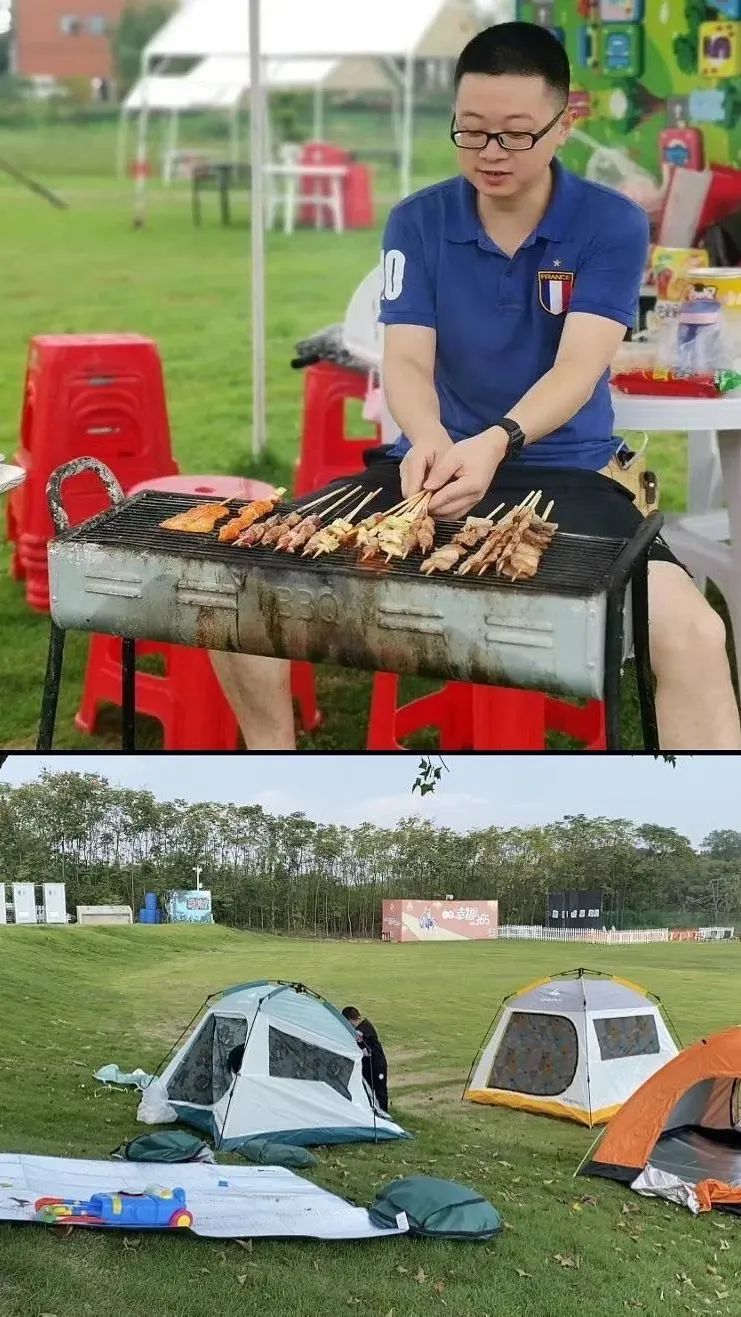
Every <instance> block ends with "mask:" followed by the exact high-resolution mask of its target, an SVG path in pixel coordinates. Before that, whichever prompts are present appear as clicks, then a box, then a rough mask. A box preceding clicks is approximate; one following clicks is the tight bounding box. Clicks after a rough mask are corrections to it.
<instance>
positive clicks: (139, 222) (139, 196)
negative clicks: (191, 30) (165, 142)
mask: <svg viewBox="0 0 741 1317" xmlns="http://www.w3.org/2000/svg"><path fill="white" fill-rule="evenodd" d="M147 65H148V60H147V56H146V54H144V55H142V99H141V106H140V107H139V125H138V134H137V143H136V181H135V186H134V228H135V229H140V228H142V227H143V225H144V221H145V220H146V217H147V132H148V130H149V86H148V81H149V75H148V70H147Z"/></svg>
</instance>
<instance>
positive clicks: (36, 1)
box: [13, 0, 176, 99]
mask: <svg viewBox="0 0 741 1317" xmlns="http://www.w3.org/2000/svg"><path fill="white" fill-rule="evenodd" d="M162 2H163V3H165V4H167V3H168V2H169V0H162ZM175 2H176V0H172V3H173V4H174V3H175ZM131 3H138V4H139V5H140V6H144V5H145V4H146V3H147V0H14V3H13V71H14V73H16V74H17V75H18V77H20V78H27V79H29V80H30V81H34V82H36V83H38V84H40V85H41V86H43V85H44V84H51V83H53V82H57V83H63V82H67V81H70V80H77V79H82V80H89V81H90V83H91V85H92V86H93V88H94V90H95V92H96V93H98V96H99V98H100V99H108V98H109V97H110V93H111V91H112V90H113V82H114V72H115V71H114V65H113V52H112V46H111V37H112V34H113V32H114V30H115V28H116V26H117V25H118V23H119V21H120V19H121V16H122V14H123V12H124V9H126V8H127V6H128V5H129V4H131Z"/></svg>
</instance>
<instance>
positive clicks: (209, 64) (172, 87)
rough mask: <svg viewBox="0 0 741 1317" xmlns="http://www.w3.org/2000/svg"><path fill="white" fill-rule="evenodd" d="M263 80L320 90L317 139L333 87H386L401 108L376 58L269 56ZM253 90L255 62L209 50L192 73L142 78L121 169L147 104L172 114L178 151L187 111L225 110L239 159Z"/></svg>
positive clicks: (283, 87)
mask: <svg viewBox="0 0 741 1317" xmlns="http://www.w3.org/2000/svg"><path fill="white" fill-rule="evenodd" d="M263 83H264V86H265V89H266V90H267V91H268V93H270V92H287V91H304V92H312V93H313V95H314V127H313V133H314V137H315V139H317V140H318V139H319V138H320V137H321V134H322V132H323V121H324V98H325V94H326V93H327V92H356V93H357V92H359V91H365V92H367V91H385V92H387V93H389V92H390V93H391V96H392V101H393V108H394V111H396V108H397V102H398V92H397V88H396V86H395V83H394V82H393V80H392V79H391V78H390V76H389V75H388V73H386V72H384V69H383V67H382V66H381V65H380V64H379V63H377V62H376V61H374V60H337V59H296V60H267V61H266V62H265V66H264V70H263ZM249 91H250V72H249V66H248V64H247V62H246V60H245V59H244V58H234V57H231V56H219V55H209V56H208V57H207V58H206V59H202V60H199V62H198V63H197V64H196V65H195V66H194V67H193V68H192V69H190V70H189V71H188V72H187V73H174V74H149V75H148V76H147V77H146V78H140V79H139V81H138V82H137V83H136V84H135V85H134V86H133V87H132V88H131V90H130V92H129V93H128V95H127V96H126V98H125V100H124V101H123V103H122V105H121V111H120V118H119V143H118V173H119V176H120V175H121V174H122V173H123V170H124V167H125V159H126V136H127V134H126V126H127V121H128V119H130V118H131V117H132V116H133V115H135V114H140V113H141V112H142V111H143V110H144V109H145V107H146V110H147V113H148V114H150V115H151V114H157V113H166V114H169V115H170V117H171V130H170V138H169V141H168V150H171V151H172V150H175V149H176V147H177V140H178V127H179V119H180V115H181V113H183V112H185V113H187V112H189V111H196V110H224V111H225V112H227V113H228V114H229V115H230V117H231V122H232V160H233V161H237V160H238V159H239V138H238V115H239V110H240V108H241V107H242V105H243V103H244V101H245V99H246V97H247V95H248V93H249Z"/></svg>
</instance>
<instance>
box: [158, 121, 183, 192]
mask: <svg viewBox="0 0 741 1317" xmlns="http://www.w3.org/2000/svg"><path fill="white" fill-rule="evenodd" d="M178 128H179V119H178V111H177V109H176V108H175V107H174V106H173V108H172V110H171V111H170V131H169V132H168V134H167V140H166V142H165V158H164V161H163V168H162V181H163V183H165V184H166V185H167V186H168V187H169V185H170V183H171V182H172V175H173V159H172V158H173V156H174V154H175V151H176V150H177V144H178Z"/></svg>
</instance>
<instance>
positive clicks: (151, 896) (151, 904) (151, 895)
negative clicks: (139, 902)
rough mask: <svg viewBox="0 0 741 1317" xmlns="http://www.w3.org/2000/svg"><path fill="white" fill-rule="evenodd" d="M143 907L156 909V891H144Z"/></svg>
mask: <svg viewBox="0 0 741 1317" xmlns="http://www.w3.org/2000/svg"><path fill="white" fill-rule="evenodd" d="M144 908H145V910H152V911H154V910H156V909H157V893H156V892H146V893H145V895H144Z"/></svg>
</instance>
